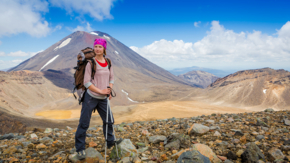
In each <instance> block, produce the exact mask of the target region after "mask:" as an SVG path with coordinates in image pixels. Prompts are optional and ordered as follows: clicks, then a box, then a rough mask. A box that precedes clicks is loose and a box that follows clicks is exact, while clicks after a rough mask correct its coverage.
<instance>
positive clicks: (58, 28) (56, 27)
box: [52, 25, 62, 32]
mask: <svg viewBox="0 0 290 163" xmlns="http://www.w3.org/2000/svg"><path fill="white" fill-rule="evenodd" d="M61 29H62V26H61V25H57V26H55V27H54V29H53V31H52V32H55V31H57V30H61Z"/></svg>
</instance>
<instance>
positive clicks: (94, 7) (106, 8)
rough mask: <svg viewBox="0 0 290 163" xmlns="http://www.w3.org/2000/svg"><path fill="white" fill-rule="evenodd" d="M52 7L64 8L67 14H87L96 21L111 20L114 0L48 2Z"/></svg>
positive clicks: (55, 0) (61, 0)
mask: <svg viewBox="0 0 290 163" xmlns="http://www.w3.org/2000/svg"><path fill="white" fill-rule="evenodd" d="M49 1H50V2H51V4H52V5H54V6H56V7H61V8H64V9H65V10H66V11H67V12H68V13H71V14H72V13H73V11H74V12H78V13H80V14H82V15H84V14H89V15H90V16H91V17H93V18H95V19H97V20H103V19H112V18H113V16H112V15H111V14H110V10H111V8H112V7H113V2H114V1H116V0H82V1H80V0H49Z"/></svg>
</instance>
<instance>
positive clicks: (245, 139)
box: [240, 135, 247, 144]
mask: <svg viewBox="0 0 290 163" xmlns="http://www.w3.org/2000/svg"><path fill="white" fill-rule="evenodd" d="M240 141H241V143H242V144H246V143H247V138H246V136H245V135H244V136H243V137H241V139H240Z"/></svg>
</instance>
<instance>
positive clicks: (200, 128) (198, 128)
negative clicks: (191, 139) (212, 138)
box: [188, 123, 209, 135]
mask: <svg viewBox="0 0 290 163" xmlns="http://www.w3.org/2000/svg"><path fill="white" fill-rule="evenodd" d="M208 131H209V127H207V126H204V125H202V124H198V123H195V124H193V125H192V126H191V127H190V129H189V130H188V134H189V135H190V134H198V135H202V134H205V133H207V132H208Z"/></svg>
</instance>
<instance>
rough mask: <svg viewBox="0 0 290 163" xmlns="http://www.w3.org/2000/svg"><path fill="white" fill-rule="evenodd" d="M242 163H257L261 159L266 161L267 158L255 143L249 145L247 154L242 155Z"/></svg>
mask: <svg viewBox="0 0 290 163" xmlns="http://www.w3.org/2000/svg"><path fill="white" fill-rule="evenodd" d="M241 157H242V162H244V163H255V162H258V161H259V160H260V159H263V160H264V161H265V156H264V154H263V153H262V152H261V150H260V148H259V147H258V146H257V145H256V144H255V143H253V142H251V143H249V145H248V146H247V149H246V150H245V152H244V153H243V154H242V155H241Z"/></svg>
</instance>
